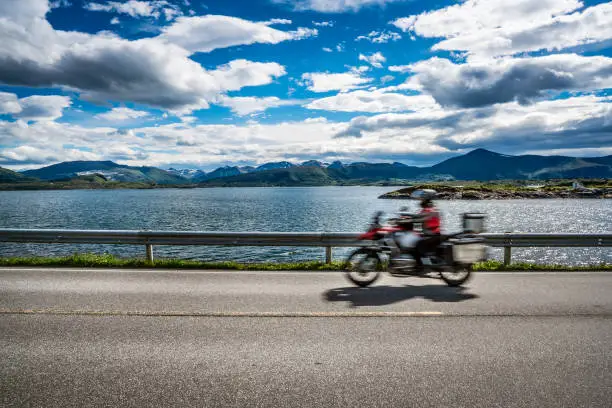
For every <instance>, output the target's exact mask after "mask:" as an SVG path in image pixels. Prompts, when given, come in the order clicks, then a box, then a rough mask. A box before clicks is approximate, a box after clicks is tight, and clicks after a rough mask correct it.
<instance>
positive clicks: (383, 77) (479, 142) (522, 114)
mask: <svg viewBox="0 0 612 408" xmlns="http://www.w3.org/2000/svg"><path fill="white" fill-rule="evenodd" d="M611 89H612V2H608V1H596V0H594V1H578V0H538V1H533V0H464V1H458V0H427V1H425V0H422V1H417V0H412V1H411V0H231V1H230V0H202V1H200V0H129V1H119V0H117V1H106V0H92V1H88V0H86V1H80V0H52V1H48V0H0V166H2V167H6V168H10V169H15V170H21V169H29V168H38V167H42V166H45V165H49V164H54V163H58V162H62V161H72V160H113V161H115V162H118V163H121V164H128V165H137V166H140V165H151V166H157V167H161V168H169V167H174V168H198V169H203V170H211V169H214V168H216V167H219V166H223V165H258V164H262V163H265V162H272V161H282V160H287V161H291V162H295V163H299V162H302V161H306V160H311V159H315V160H321V161H326V162H332V161H335V160H340V161H342V162H345V163H350V162H356V161H369V162H401V163H405V164H409V165H431V164H433V163H436V162H439V161H441V160H443V159H445V158H448V157H452V156H456V155H459V154H462V153H466V152H468V151H471V150H473V149H475V148H486V149H489V150H493V151H497V152H500V153H504V154H543V155H568V156H587V157H592V156H603V155H610V154H612V104H611V102H612V92H611Z"/></svg>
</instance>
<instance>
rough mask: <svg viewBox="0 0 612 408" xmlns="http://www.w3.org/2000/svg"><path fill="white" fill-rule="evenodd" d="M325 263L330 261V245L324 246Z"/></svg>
mask: <svg viewBox="0 0 612 408" xmlns="http://www.w3.org/2000/svg"><path fill="white" fill-rule="evenodd" d="M325 263H326V264H330V263H332V247H330V246H328V247H325Z"/></svg>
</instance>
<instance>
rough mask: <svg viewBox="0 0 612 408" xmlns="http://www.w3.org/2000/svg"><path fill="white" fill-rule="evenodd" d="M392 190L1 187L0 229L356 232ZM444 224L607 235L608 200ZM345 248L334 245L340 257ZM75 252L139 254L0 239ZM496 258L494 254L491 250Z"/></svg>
mask: <svg viewBox="0 0 612 408" xmlns="http://www.w3.org/2000/svg"><path fill="white" fill-rule="evenodd" d="M394 189H395V188H393V187H295V188H289V187H283V188H279V187H273V188H204V189H159V190H67V191H3V192H0V228H66V229H136V230H138V229H151V230H180V231H190V230H196V231H315V232H327V231H335V232H358V231H362V230H364V229H365V228H366V227H367V225H368V222H369V220H370V217H371V215H372V214H373V213H374V212H375V211H377V210H382V211H385V212H388V213H393V212H395V211H397V210H398V209H399V208H400V207H401V206H408V207H410V208H411V209H413V211H415V212H416V211H417V210H418V209H417V203H416V202H414V201H410V200H382V199H378V196H380V195H381V194H383V193H386V192H389V191H393V190H394ZM438 206H439V208H440V209H441V211H442V215H443V229H444V230H445V231H447V232H452V231H458V230H459V229H460V219H461V214H462V213H464V212H483V213H485V214H487V222H486V224H487V231H489V232H510V231H511V232H543V233H546V232H568V233H569V232H575V233H585V232H591V233H596V232H612V201H611V200H589V199H586V200H561V199H559V200H491V201H462V200H457V201H439V202H438ZM348 250H349V249H342V248H337V249H334V256H335V257H340V256H344V255H345V254H346V253H347V251H348ZM74 252H96V253H104V252H108V253H113V254H116V255H119V256H126V257H132V256H140V257H142V256H144V247H142V246H125V245H102V246H101V245H72V244H57V245H46V244H0V256H27V255H43V256H47V255H67V254H72V253H74ZM323 253H324V249H323V248H295V247H289V248H286V247H283V248H275V247H192V246H184V247H170V246H167V247H166V246H158V247H155V256H156V257H170V258H182V259H199V260H238V261H250V262H263V261H296V260H304V259H322V258H323ZM491 255H492V257H493V258H498V259H501V257H502V254H501V250H498V249H493V250H492V251H491ZM513 260H516V261H519V260H520V261H528V262H539V263H564V264H576V265H579V264H593V263H601V262H606V263H612V248H571V249H569V248H568V249H566V248H525V249H519V248H514V249H513Z"/></svg>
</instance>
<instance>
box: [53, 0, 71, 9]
mask: <svg viewBox="0 0 612 408" xmlns="http://www.w3.org/2000/svg"><path fill="white" fill-rule="evenodd" d="M70 6H72V3H70V1H69V0H54V1H50V2H49V7H51V8H52V9H56V8H61V7H70Z"/></svg>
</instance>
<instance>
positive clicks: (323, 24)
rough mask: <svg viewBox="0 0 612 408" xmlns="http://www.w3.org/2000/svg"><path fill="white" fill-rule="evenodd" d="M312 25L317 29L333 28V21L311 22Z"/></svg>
mask: <svg viewBox="0 0 612 408" xmlns="http://www.w3.org/2000/svg"><path fill="white" fill-rule="evenodd" d="M312 24H314V25H316V26H317V27H333V26H334V22H333V21H313V22H312Z"/></svg>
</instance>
